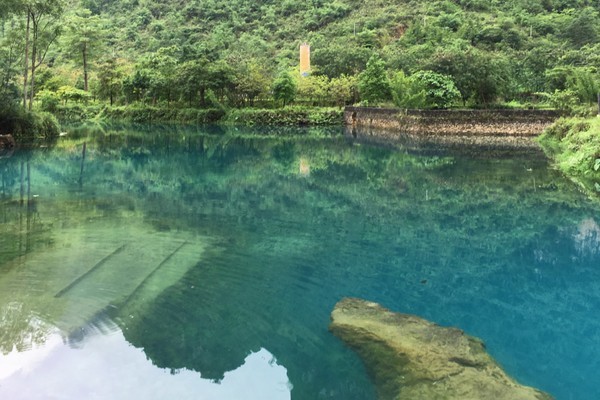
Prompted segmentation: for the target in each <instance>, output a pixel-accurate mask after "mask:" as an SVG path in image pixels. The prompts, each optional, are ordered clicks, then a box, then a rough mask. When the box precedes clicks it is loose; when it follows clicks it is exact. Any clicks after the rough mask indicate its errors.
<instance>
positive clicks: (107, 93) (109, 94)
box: [98, 57, 123, 106]
mask: <svg viewBox="0 0 600 400" xmlns="http://www.w3.org/2000/svg"><path fill="white" fill-rule="evenodd" d="M122 79H123V71H122V69H121V68H120V66H119V63H118V60H117V59H116V58H115V57H109V58H107V59H105V60H104V61H102V62H101V63H100V64H99V65H98V96H99V97H100V98H101V99H106V98H108V99H109V101H110V105H111V106H112V105H113V104H114V100H115V96H116V95H117V94H118V93H119V91H120V90H121V89H122V87H123V81H122Z"/></svg>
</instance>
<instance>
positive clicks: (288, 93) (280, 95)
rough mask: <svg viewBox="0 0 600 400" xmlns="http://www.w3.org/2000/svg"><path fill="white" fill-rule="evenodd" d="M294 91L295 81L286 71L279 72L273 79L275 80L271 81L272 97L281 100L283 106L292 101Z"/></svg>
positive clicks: (295, 88)
mask: <svg viewBox="0 0 600 400" xmlns="http://www.w3.org/2000/svg"><path fill="white" fill-rule="evenodd" d="M296 92H297V86H296V82H294V78H292V75H291V74H290V73H289V72H287V71H283V72H281V73H280V74H279V76H278V77H277V79H275V82H273V98H274V99H275V101H281V102H282V103H283V106H284V107H285V106H286V105H287V104H289V103H291V102H292V101H294V98H295V97H296Z"/></svg>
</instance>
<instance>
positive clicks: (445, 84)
mask: <svg viewBox="0 0 600 400" xmlns="http://www.w3.org/2000/svg"><path fill="white" fill-rule="evenodd" d="M413 77H414V79H415V80H417V81H418V82H420V84H422V85H423V87H424V88H425V98H426V103H427V105H428V106H429V107H432V108H448V107H450V106H451V105H452V104H453V103H454V102H456V101H457V100H459V99H460V92H459V91H458V90H457V89H456V86H455V85H454V81H453V80H452V78H451V77H449V76H448V75H442V74H438V73H437V72H433V71H419V72H417V73H416V74H414V75H413Z"/></svg>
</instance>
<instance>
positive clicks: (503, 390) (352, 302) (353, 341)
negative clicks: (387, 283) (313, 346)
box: [329, 298, 553, 400]
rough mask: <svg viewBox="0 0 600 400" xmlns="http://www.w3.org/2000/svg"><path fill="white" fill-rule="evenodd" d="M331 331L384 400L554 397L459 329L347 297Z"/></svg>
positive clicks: (339, 305)
mask: <svg viewBox="0 0 600 400" xmlns="http://www.w3.org/2000/svg"><path fill="white" fill-rule="evenodd" d="M331 321H332V322H331V325H330V326H329V330H330V331H331V332H332V333H333V334H334V335H336V336H338V337H339V338H340V339H342V340H343V341H344V342H345V343H346V344H347V345H348V346H349V347H351V348H352V349H354V350H355V351H356V352H357V353H358V354H359V355H360V356H361V357H362V359H363V361H364V363H365V366H366V368H367V370H368V372H369V374H370V375H371V377H372V379H373V380H374V383H375V385H376V388H377V392H378V395H379V398H380V399H381V400H388V399H394V400H404V399H424V400H425V399H426V400H432V399H435V400H442V399H444V400H446V399H447V400H450V399H456V400H459V399H460V400H486V399H493V400H530V399H531V400H551V399H553V397H552V396H550V395H549V394H547V393H544V392H542V391H539V390H537V389H534V388H531V387H527V386H523V385H520V384H518V383H517V382H515V381H514V380H513V379H512V378H510V377H509V376H508V375H507V374H506V373H505V372H504V371H503V370H502V368H501V367H500V366H499V365H498V364H497V363H496V361H495V360H494V359H493V358H492V357H491V356H490V355H489V354H488V353H487V352H486V350H485V345H484V344H483V342H482V341H481V340H479V339H477V338H475V337H472V336H469V335H467V334H465V333H464V332H463V331H461V330H460V329H456V328H444V327H441V326H438V325H436V324H434V323H431V322H429V321H427V320H425V319H422V318H419V317H416V316H413V315H408V314H401V313H395V312H392V311H390V310H388V309H386V308H384V307H382V306H380V305H379V304H377V303H372V302H368V301H365V300H361V299H354V298H345V299H342V300H341V301H340V302H338V303H337V304H336V306H335V308H334V310H333V312H332V313H331Z"/></svg>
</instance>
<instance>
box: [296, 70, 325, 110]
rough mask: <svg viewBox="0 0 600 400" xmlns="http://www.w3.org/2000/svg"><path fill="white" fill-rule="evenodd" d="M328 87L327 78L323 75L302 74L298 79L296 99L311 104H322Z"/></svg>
mask: <svg viewBox="0 0 600 400" xmlns="http://www.w3.org/2000/svg"><path fill="white" fill-rule="evenodd" d="M328 89H329V79H328V78H327V77H326V76H324V75H308V76H302V77H300V79H299V80H298V92H297V95H296V97H297V99H299V100H302V101H304V102H305V103H308V104H310V105H312V106H314V105H320V104H324V102H325V101H326V98H327V92H328Z"/></svg>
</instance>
